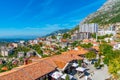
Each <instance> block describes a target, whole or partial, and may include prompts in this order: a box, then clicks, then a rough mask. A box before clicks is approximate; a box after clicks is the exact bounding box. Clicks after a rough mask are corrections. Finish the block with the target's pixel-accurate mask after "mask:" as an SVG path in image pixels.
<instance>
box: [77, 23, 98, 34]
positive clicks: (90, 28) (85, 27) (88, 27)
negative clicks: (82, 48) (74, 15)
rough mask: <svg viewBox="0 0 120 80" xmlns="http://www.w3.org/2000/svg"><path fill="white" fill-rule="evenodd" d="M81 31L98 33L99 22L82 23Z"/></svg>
mask: <svg viewBox="0 0 120 80" xmlns="http://www.w3.org/2000/svg"><path fill="white" fill-rule="evenodd" d="M79 32H86V33H97V32H98V24H96V23H91V24H82V25H80V27H79Z"/></svg>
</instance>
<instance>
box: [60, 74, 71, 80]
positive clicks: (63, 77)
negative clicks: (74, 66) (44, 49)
mask: <svg viewBox="0 0 120 80" xmlns="http://www.w3.org/2000/svg"><path fill="white" fill-rule="evenodd" d="M66 76H67V74H64V75H63V76H62V77H61V78H62V79H65V78H66ZM68 76H69V78H70V79H72V78H73V76H72V75H69V74H68Z"/></svg>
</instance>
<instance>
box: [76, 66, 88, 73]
mask: <svg viewBox="0 0 120 80" xmlns="http://www.w3.org/2000/svg"><path fill="white" fill-rule="evenodd" d="M76 70H77V71H81V72H84V71H85V70H86V69H85V68H83V67H78V68H76Z"/></svg>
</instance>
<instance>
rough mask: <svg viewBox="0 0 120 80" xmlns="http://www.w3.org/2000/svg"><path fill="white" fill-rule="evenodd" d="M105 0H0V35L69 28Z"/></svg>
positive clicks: (39, 32) (47, 31) (27, 33)
mask: <svg viewBox="0 0 120 80" xmlns="http://www.w3.org/2000/svg"><path fill="white" fill-rule="evenodd" d="M105 1H106V0H0V37H14V36H28V35H31V36H34V35H37V36H42V35H45V34H48V33H50V32H52V31H55V30H58V29H65V28H73V27H74V26H75V25H77V24H79V23H80V21H81V20H83V19H84V18H85V17H86V16H87V15H89V14H90V13H93V12H95V11H96V10H97V9H98V8H99V7H100V6H101V5H102V4H103V3H104V2H105Z"/></svg>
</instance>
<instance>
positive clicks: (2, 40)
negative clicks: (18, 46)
mask: <svg viewBox="0 0 120 80" xmlns="http://www.w3.org/2000/svg"><path fill="white" fill-rule="evenodd" d="M21 40H24V41H28V40H33V39H0V42H8V43H9V42H19V41H21Z"/></svg>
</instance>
